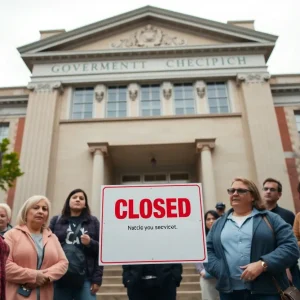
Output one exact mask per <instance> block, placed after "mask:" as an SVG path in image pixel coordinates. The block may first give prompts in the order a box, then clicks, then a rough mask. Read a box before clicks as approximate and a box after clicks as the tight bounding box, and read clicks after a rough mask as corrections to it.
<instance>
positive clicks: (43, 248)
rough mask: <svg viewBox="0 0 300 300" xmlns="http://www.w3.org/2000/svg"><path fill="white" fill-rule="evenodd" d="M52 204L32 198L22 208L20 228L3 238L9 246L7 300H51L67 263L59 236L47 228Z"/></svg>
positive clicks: (39, 198)
mask: <svg viewBox="0 0 300 300" xmlns="http://www.w3.org/2000/svg"><path fill="white" fill-rule="evenodd" d="M49 214H50V202H49V200H48V199H47V198H46V197H44V196H33V197H31V198H29V199H28V200H27V201H26V202H25V203H24V204H23V206H22V208H21V210H20V212H19V214H18V217H17V226H16V227H14V228H13V229H11V230H10V231H8V232H6V233H5V235H4V237H5V241H6V243H7V244H8V245H9V247H10V253H9V256H8V259H7V263H6V300H24V299H29V300H52V299H53V281H54V280H58V279H59V278H61V277H62V276H63V275H64V274H65V272H66V271H67V268H68V261H67V259H66V256H65V254H64V251H63V250H62V248H61V245H60V243H59V241H58V239H57V237H56V236H55V235H54V234H53V233H52V231H51V230H50V229H49V228H48V219H49Z"/></svg>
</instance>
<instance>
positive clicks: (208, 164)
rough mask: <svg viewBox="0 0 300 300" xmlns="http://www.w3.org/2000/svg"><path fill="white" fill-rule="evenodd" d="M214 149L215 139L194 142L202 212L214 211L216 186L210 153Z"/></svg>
mask: <svg viewBox="0 0 300 300" xmlns="http://www.w3.org/2000/svg"><path fill="white" fill-rule="evenodd" d="M214 147H215V139H201V140H196V150H197V152H198V153H200V157H201V160H200V159H199V163H198V168H199V170H198V171H199V174H201V178H202V188H203V203H204V210H205V211H206V210H209V209H214V207H215V205H216V203H217V199H216V184H215V177H214V167H213V161H212V155H211V151H212V149H213V148H214Z"/></svg>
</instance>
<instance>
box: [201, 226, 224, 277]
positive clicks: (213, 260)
mask: <svg viewBox="0 0 300 300" xmlns="http://www.w3.org/2000/svg"><path fill="white" fill-rule="evenodd" d="M214 225H216V224H214ZM216 227H217V226H213V227H212V228H211V230H210V231H209V233H208V235H207V238H206V245H207V254H208V262H207V263H204V267H205V270H206V272H208V273H209V274H211V275H212V276H213V277H216V278H219V272H220V270H221V260H220V259H219V258H218V257H217V256H216V253H215V248H214V243H213V236H214V234H215V229H216Z"/></svg>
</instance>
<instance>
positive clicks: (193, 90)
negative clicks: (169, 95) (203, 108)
mask: <svg viewBox="0 0 300 300" xmlns="http://www.w3.org/2000/svg"><path fill="white" fill-rule="evenodd" d="M176 86H181V87H182V88H183V87H184V86H190V87H191V90H192V96H193V99H183V98H182V99H180V100H181V101H183V103H184V105H183V106H184V107H183V110H184V113H183V114H177V113H176V108H178V107H176V93H175V89H176ZM181 92H184V93H186V92H185V91H184V89H182V91H181ZM173 95H174V96H173V113H174V115H175V116H188V115H196V114H197V101H196V97H195V88H194V83H192V82H183V83H174V84H173ZM183 97H184V96H183ZM187 100H193V103H194V107H193V109H194V112H193V113H186V109H188V108H190V107H187V106H186V105H185V101H187Z"/></svg>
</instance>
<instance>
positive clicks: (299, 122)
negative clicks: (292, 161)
mask: <svg viewBox="0 0 300 300" xmlns="http://www.w3.org/2000/svg"><path fill="white" fill-rule="evenodd" d="M295 120H296V126H297V131H298V135H299V137H300V111H295Z"/></svg>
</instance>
